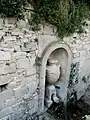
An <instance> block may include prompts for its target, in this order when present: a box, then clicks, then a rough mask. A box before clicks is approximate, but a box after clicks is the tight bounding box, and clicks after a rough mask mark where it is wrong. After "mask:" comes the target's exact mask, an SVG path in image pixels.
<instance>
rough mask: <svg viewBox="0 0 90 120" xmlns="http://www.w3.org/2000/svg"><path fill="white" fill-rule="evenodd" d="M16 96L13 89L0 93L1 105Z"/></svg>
mask: <svg viewBox="0 0 90 120" xmlns="http://www.w3.org/2000/svg"><path fill="white" fill-rule="evenodd" d="M13 96H14V92H13V91H12V90H11V89H8V90H5V91H3V92H1V93H0V103H1V102H4V101H5V100H8V99H10V98H12V97H13Z"/></svg>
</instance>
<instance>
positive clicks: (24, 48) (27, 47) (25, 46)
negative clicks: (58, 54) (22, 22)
mask: <svg viewBox="0 0 90 120" xmlns="http://www.w3.org/2000/svg"><path fill="white" fill-rule="evenodd" d="M36 48H37V44H36V43H35V42H24V44H23V46H22V48H21V50H22V51H32V50H36Z"/></svg>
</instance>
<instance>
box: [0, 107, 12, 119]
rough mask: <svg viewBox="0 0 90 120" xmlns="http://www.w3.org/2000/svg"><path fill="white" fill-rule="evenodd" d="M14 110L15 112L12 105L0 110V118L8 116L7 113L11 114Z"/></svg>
mask: <svg viewBox="0 0 90 120" xmlns="http://www.w3.org/2000/svg"><path fill="white" fill-rule="evenodd" d="M12 112H13V110H12V108H11V107H9V108H6V109H4V110H2V111H0V119H1V118H3V117H5V116H7V115H9V114H11V113H12Z"/></svg>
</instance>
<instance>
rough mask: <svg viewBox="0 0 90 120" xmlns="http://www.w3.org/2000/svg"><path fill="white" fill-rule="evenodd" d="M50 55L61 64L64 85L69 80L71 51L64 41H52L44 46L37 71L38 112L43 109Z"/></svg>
mask: <svg viewBox="0 0 90 120" xmlns="http://www.w3.org/2000/svg"><path fill="white" fill-rule="evenodd" d="M50 56H52V57H53V58H55V59H57V60H58V61H59V62H60V64H61V65H62V68H63V69H62V74H61V80H63V81H64V84H66V86H67V85H68V81H69V74H70V66H71V59H72V53H71V50H70V47H69V46H68V45H66V44H65V43H60V42H53V43H51V44H50V45H48V46H47V47H46V48H45V50H44V51H43V53H42V56H41V59H42V60H41V66H40V73H39V76H40V83H39V85H40V86H39V87H40V91H39V113H42V112H43V111H44V109H45V108H44V96H45V76H46V65H47V60H48V58H49V57H50Z"/></svg>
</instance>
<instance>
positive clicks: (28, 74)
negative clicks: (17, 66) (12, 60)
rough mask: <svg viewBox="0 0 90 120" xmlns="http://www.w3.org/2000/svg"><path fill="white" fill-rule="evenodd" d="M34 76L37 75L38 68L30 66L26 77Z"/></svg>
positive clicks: (26, 71)
mask: <svg viewBox="0 0 90 120" xmlns="http://www.w3.org/2000/svg"><path fill="white" fill-rule="evenodd" d="M33 74H36V67H35V66H30V68H29V69H26V70H25V75H26V76H30V75H33Z"/></svg>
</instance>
